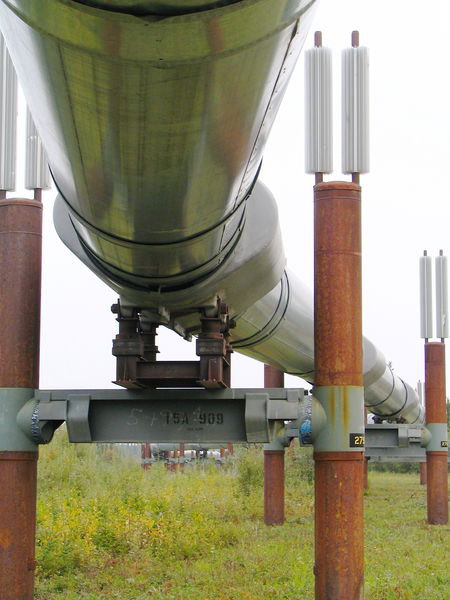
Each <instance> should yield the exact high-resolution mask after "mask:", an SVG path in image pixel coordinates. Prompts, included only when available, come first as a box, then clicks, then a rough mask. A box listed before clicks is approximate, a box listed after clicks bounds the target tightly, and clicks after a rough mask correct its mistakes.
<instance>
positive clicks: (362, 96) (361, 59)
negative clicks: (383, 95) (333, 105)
mask: <svg viewBox="0 0 450 600" xmlns="http://www.w3.org/2000/svg"><path fill="white" fill-rule="evenodd" d="M342 172H343V173H368V172H369V51H368V49H367V48H366V47H364V46H360V47H357V48H347V49H345V50H343V52H342Z"/></svg>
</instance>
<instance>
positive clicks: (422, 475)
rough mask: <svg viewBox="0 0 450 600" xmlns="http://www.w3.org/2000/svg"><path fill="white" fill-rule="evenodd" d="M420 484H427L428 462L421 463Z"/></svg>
mask: <svg viewBox="0 0 450 600" xmlns="http://www.w3.org/2000/svg"><path fill="white" fill-rule="evenodd" d="M420 485H427V463H426V462H421V463H420Z"/></svg>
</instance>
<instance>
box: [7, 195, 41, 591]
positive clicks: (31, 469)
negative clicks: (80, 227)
mask: <svg viewBox="0 0 450 600" xmlns="http://www.w3.org/2000/svg"><path fill="white" fill-rule="evenodd" d="M41 247H42V204H41V202H39V201H37V200H26V199H10V200H8V199H3V200H0V288H1V295H0V328H1V342H0V490H1V493H0V597H1V598H2V600H32V598H33V588H34V564H35V561H34V546H35V524H36V479H37V457H38V452H37V446H36V445H34V444H33V443H32V442H30V441H29V440H28V438H26V437H25V435H24V434H23V433H22V432H21V431H20V429H19V428H18V427H17V424H16V415H17V412H18V411H19V410H20V409H21V408H22V406H23V405H24V404H25V402H26V401H27V400H29V399H30V398H32V397H33V395H34V389H36V388H38V387H39V334H40V299H41Z"/></svg>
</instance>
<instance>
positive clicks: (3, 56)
mask: <svg viewBox="0 0 450 600" xmlns="http://www.w3.org/2000/svg"><path fill="white" fill-rule="evenodd" d="M0 70H1V72H0V102H1V109H0V190H6V191H13V190H15V187H16V130H17V77H16V72H15V71H14V67H13V64H12V62H11V59H10V57H9V52H8V50H7V48H6V44H5V41H4V39H3V37H2V36H0Z"/></svg>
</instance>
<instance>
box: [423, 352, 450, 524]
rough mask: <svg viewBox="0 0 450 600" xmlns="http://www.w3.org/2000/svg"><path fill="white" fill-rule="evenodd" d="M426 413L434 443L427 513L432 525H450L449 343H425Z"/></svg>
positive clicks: (429, 463)
mask: <svg viewBox="0 0 450 600" xmlns="http://www.w3.org/2000/svg"><path fill="white" fill-rule="evenodd" d="M425 414H426V422H427V429H428V430H429V431H430V432H431V435H432V440H431V442H430V443H429V444H428V446H427V512H428V523H429V524H430V525H445V524H446V523H448V463H447V457H448V437H447V411H446V397H445V344H444V342H443V341H441V342H428V341H426V342H425Z"/></svg>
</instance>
